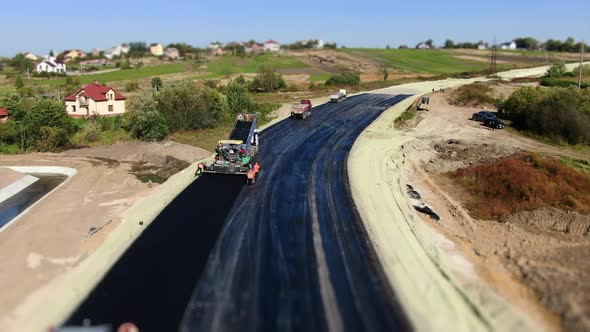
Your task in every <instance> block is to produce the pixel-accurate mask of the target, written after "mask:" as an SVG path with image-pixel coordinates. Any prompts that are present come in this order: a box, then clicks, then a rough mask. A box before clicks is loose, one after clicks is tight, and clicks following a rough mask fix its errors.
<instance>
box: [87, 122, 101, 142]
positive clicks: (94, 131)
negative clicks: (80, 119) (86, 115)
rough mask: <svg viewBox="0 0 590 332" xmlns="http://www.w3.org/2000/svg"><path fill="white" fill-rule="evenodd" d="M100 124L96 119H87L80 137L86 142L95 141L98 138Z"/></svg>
mask: <svg viewBox="0 0 590 332" xmlns="http://www.w3.org/2000/svg"><path fill="white" fill-rule="evenodd" d="M101 133H102V126H101V125H100V123H99V122H98V121H88V123H87V124H86V126H84V129H82V137H83V138H84V140H86V141H88V142H96V141H98V140H99V139H100V135H101Z"/></svg>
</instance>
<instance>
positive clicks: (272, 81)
mask: <svg viewBox="0 0 590 332" xmlns="http://www.w3.org/2000/svg"><path fill="white" fill-rule="evenodd" d="M286 86H287V84H286V83H285V80H284V79H283V76H282V75H281V74H280V73H278V72H277V70H276V69H275V67H274V66H273V65H272V63H271V62H266V63H264V64H262V65H261V66H260V67H259V68H258V74H257V75H256V77H255V78H254V80H253V81H252V84H251V85H250V90H252V91H255V92H274V91H277V90H279V89H282V88H285V87H286Z"/></svg>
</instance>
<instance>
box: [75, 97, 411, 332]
mask: <svg viewBox="0 0 590 332" xmlns="http://www.w3.org/2000/svg"><path fill="white" fill-rule="evenodd" d="M405 97H407V96H391V95H368V94H367V95H360V96H355V97H351V98H349V99H348V100H347V101H344V102H342V103H339V104H326V105H322V106H319V107H316V108H314V109H313V114H312V116H311V117H308V118H307V119H304V120H291V119H287V120H285V121H282V122H279V123H278V124H276V125H274V126H272V127H270V128H268V129H266V130H265V131H264V132H262V133H261V135H260V143H261V146H260V152H259V161H260V163H261V166H262V171H261V174H260V179H259V182H258V183H257V184H256V185H255V186H254V187H252V188H248V187H245V186H244V178H243V177H239V176H228V175H210V174H207V175H204V176H202V177H200V178H199V179H198V180H196V181H195V182H193V183H192V184H191V185H190V186H189V187H188V188H187V189H186V190H185V191H183V192H182V193H181V194H180V195H179V196H178V197H177V198H176V199H175V200H174V201H172V202H171V203H170V204H169V205H168V206H167V207H166V208H165V210H164V211H163V212H162V213H161V214H160V215H159V216H158V218H157V219H156V220H154V221H153V222H152V224H150V226H148V228H147V229H146V230H145V231H144V233H143V234H142V235H141V236H140V238H139V239H137V240H136V241H135V242H134V243H133V244H132V246H131V247H130V248H129V250H128V251H127V252H126V253H125V254H124V255H123V257H122V258H121V259H120V260H119V261H118V262H117V263H116V264H115V265H114V267H113V268H112V269H111V271H109V273H108V274H107V275H106V277H105V278H104V279H103V280H102V281H101V282H100V284H99V285H98V286H97V287H96V289H94V291H93V292H92V293H91V294H90V295H89V297H88V298H87V299H86V300H85V302H84V303H82V305H81V306H80V307H79V308H78V309H77V311H76V312H75V313H73V314H72V316H71V317H70V319H69V321H68V322H67V324H68V325H81V324H82V323H83V321H84V319H90V321H91V323H92V325H97V324H111V325H113V326H115V327H116V326H118V325H119V324H121V323H123V322H129V321H130V322H134V323H135V324H137V325H138V326H139V328H140V330H141V331H142V332H146V331H175V330H178V329H179V328H180V329H181V330H182V331H277V330H278V331H324V330H327V329H331V330H335V331H406V330H410V329H411V327H410V325H409V323H408V321H407V320H406V317H405V315H404V313H403V311H402V309H401V308H400V306H399V304H398V303H397V301H396V297H395V294H394V293H393V292H392V290H391V289H390V288H389V285H388V284H387V282H386V278H385V276H384V274H383V271H382V270H381V269H380V266H379V264H378V262H377V261H376V259H375V255H374V252H373V250H372V248H371V246H370V244H369V243H368V239H367V236H366V234H365V231H364V228H363V225H362V221H361V220H360V217H359V215H358V213H357V211H356V209H355V206H354V203H353V201H352V198H351V195H350V190H349V188H348V175H347V171H346V167H347V157H348V153H349V151H350V149H351V147H352V145H353V143H354V141H355V139H356V138H357V137H358V135H359V134H360V133H361V132H362V131H363V130H364V129H365V128H366V127H367V126H368V125H369V124H370V123H371V122H372V121H373V120H375V119H376V118H377V117H378V116H379V115H380V114H381V113H382V112H383V111H384V110H385V109H387V108H389V107H391V106H392V105H394V104H396V103H397V102H399V101H401V100H402V99H404V98H405ZM220 233H221V234H220Z"/></svg>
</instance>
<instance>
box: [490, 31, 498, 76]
mask: <svg viewBox="0 0 590 332" xmlns="http://www.w3.org/2000/svg"><path fill="white" fill-rule="evenodd" d="M497 62H498V48H497V46H496V37H494V45H492V59H491V61H490V75H494V74H495V73H496V69H497V67H496V64H497Z"/></svg>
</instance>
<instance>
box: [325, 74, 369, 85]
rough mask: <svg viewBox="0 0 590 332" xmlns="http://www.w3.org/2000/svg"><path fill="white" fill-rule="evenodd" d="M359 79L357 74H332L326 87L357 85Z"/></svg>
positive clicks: (359, 81)
mask: <svg viewBox="0 0 590 332" xmlns="http://www.w3.org/2000/svg"><path fill="white" fill-rule="evenodd" d="M360 83H361V77H360V75H359V74H358V73H344V74H334V75H332V76H330V78H328V80H327V81H326V83H325V84H326V85H359V84H360Z"/></svg>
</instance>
